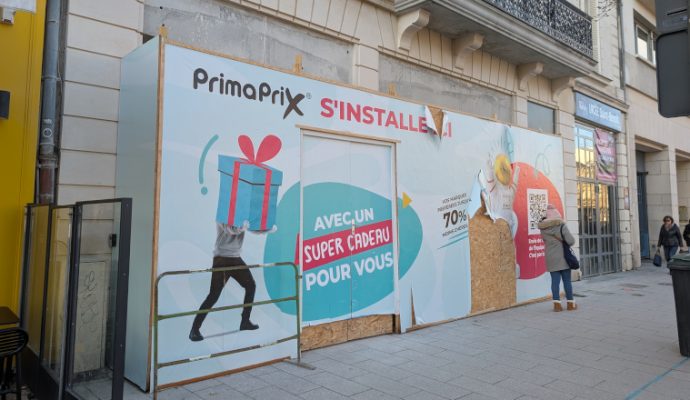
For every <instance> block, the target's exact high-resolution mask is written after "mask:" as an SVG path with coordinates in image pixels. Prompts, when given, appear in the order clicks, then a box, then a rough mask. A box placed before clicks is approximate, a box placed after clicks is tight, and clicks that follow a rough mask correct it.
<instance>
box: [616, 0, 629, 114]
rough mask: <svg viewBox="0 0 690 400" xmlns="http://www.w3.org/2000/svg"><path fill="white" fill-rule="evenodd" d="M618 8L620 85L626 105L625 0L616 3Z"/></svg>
mask: <svg viewBox="0 0 690 400" xmlns="http://www.w3.org/2000/svg"><path fill="white" fill-rule="evenodd" d="M616 3H617V4H616V7H617V8H618V10H617V14H618V67H619V68H620V71H621V74H620V85H621V89H623V96H624V98H625V103H626V104H627V103H628V90H627V89H626V74H625V28H624V27H623V0H617V1H616Z"/></svg>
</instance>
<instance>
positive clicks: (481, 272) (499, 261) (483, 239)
mask: <svg viewBox="0 0 690 400" xmlns="http://www.w3.org/2000/svg"><path fill="white" fill-rule="evenodd" d="M485 214H486V209H485V207H484V203H483V202H482V207H481V208H480V209H479V210H478V211H477V212H476V214H475V215H474V216H473V217H472V218H471V219H470V270H471V277H472V279H471V280H472V311H471V312H472V313H477V312H481V311H484V310H490V309H494V310H500V309H503V308H507V307H510V306H513V305H514V304H515V303H516V302H517V291H516V279H517V277H516V274H515V244H514V242H513V237H512V235H511V232H510V226H509V225H508V223H507V222H506V221H504V220H502V219H497V220H496V222H494V221H493V220H491V218H490V217H489V216H487V215H485Z"/></svg>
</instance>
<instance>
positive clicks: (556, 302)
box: [553, 300, 563, 312]
mask: <svg viewBox="0 0 690 400" xmlns="http://www.w3.org/2000/svg"><path fill="white" fill-rule="evenodd" d="M553 310H554V311H556V312H559V311H563V306H562V305H561V302H560V300H554V301H553Z"/></svg>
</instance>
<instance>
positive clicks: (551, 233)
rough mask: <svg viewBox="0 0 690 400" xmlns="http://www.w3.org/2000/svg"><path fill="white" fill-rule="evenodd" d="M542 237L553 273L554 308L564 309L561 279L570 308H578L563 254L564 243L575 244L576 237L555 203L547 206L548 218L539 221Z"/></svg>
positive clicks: (550, 271)
mask: <svg viewBox="0 0 690 400" xmlns="http://www.w3.org/2000/svg"><path fill="white" fill-rule="evenodd" d="M539 230H540V231H541V237H542V239H543V240H544V246H545V248H546V250H545V252H546V270H547V271H549V274H551V295H552V298H553V310H554V311H563V306H562V305H561V281H563V289H564V290H565V298H566V300H567V301H568V310H576V309H577V304H575V299H574V298H573V284H572V282H571V276H570V267H569V266H568V263H567V262H566V261H565V257H564V256H563V243H562V242H566V243H568V244H569V245H570V246H572V245H573V244H575V238H574V237H573V235H571V234H570V231H569V230H568V226H567V225H566V224H565V222H563V217H562V216H561V213H560V212H559V211H558V209H556V207H555V206H554V205H553V204H549V205H548V206H547V207H546V218H544V219H543V220H542V221H541V222H540V223H539Z"/></svg>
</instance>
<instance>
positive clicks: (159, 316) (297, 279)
mask: <svg viewBox="0 0 690 400" xmlns="http://www.w3.org/2000/svg"><path fill="white" fill-rule="evenodd" d="M288 265H289V266H291V267H292V269H293V270H294V271H295V275H294V276H295V295H294V296H290V297H281V298H279V299H273V300H264V301H257V302H253V303H247V304H233V305H230V306H223V307H215V308H208V309H203V310H194V311H184V312H179V313H173V314H159V313H158V284H159V283H160V282H161V280H162V279H163V278H165V277H168V276H174V275H190V274H199V273H209V272H210V273H213V272H224V271H234V270H240V269H254V268H275V267H285V266H288ZM301 278H302V276H301V275H300V273H299V268H298V267H297V265H295V263H291V262H282V263H272V264H257V265H238V266H231V267H221V268H208V269H198V270H181V271H168V272H164V273H162V274H160V275H159V276H158V278H157V279H156V285H155V287H154V290H155V293H154V306H153V307H154V309H153V313H154V319H153V329H154V332H153V388H152V392H153V399H154V400H156V398H157V394H158V369H159V368H165V367H171V366H174V365H180V364H186V363H190V362H195V361H201V360H207V359H211V358H216V357H223V356H227V355H231V354H236V353H241V352H245V351H250V350H256V349H260V348H263V347H268V346H273V345H276V344H280V343H283V342H287V341H289V340H296V341H297V362H296V364H297V365H300V366H304V367H305V368H310V367H309V366H307V365H306V364H302V354H301V350H300V347H301V329H300V328H301V326H300V319H301V318H300V304H299V289H300V287H299V282H300V279H301ZM286 301H294V302H295V309H296V318H295V319H296V321H297V322H296V333H295V334H294V335H292V336H288V337H284V338H281V339H277V340H274V341H272V342H270V343H264V344H257V345H252V346H247V347H242V348H238V349H233V350H227V351H222V352H218V353H211V354H208V355H204V356H195V357H190V358H183V359H179V360H173V361H166V362H162V363H159V362H158V322H159V321H162V320H165V319H172V318H179V317H186V316H190V315H197V314H208V313H212V312H216V311H226V310H233V309H237V308H244V307H246V306H252V307H253V306H260V305H264V304H275V303H282V302H286Z"/></svg>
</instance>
